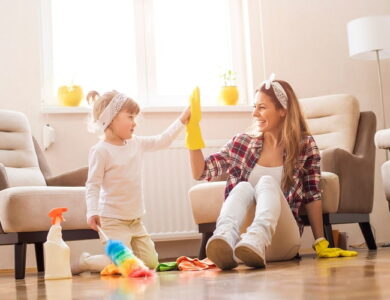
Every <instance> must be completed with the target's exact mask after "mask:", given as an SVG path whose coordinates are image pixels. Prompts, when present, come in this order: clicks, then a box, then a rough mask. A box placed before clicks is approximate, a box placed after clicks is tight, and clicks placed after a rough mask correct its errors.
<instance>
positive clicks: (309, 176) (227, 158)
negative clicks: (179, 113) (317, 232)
mask: <svg viewBox="0 0 390 300" xmlns="http://www.w3.org/2000/svg"><path fill="white" fill-rule="evenodd" d="M263 141H264V138H263V136H262V135H261V136H259V137H252V136H250V135H248V134H239V135H237V136H235V137H234V138H233V139H232V140H230V141H229V142H228V143H227V144H226V145H225V146H224V147H223V148H222V149H221V150H220V151H219V152H217V153H215V154H212V155H210V156H209V157H207V159H206V160H205V168H204V171H203V174H202V176H201V178H200V179H206V180H208V181H210V180H212V179H215V178H216V177H219V176H221V175H223V174H228V179H227V182H226V188H225V199H226V198H227V196H228V195H229V193H230V191H231V190H232V189H233V188H234V187H235V186H236V185H237V184H238V183H239V182H241V181H248V177H249V174H250V173H251V172H252V170H253V168H254V167H255V165H256V163H257V161H258V160H259V158H260V154H261V149H262V147H263ZM302 142H303V147H302V151H301V154H300V155H299V160H298V163H297V166H296V167H295V169H294V172H293V184H292V186H291V188H290V189H289V191H288V192H286V193H284V195H285V197H286V199H287V202H288V203H289V206H290V208H291V211H292V213H293V215H294V217H295V219H296V221H297V223H298V225H299V228H300V232H301V234H302V232H303V223H302V221H301V219H300V217H299V214H298V212H299V208H300V206H301V205H302V204H307V203H310V202H312V201H315V200H320V199H321V191H320V185H319V184H320V177H321V171H320V152H319V149H318V147H317V145H316V142H315V141H314V138H313V137H312V136H310V135H309V136H306V137H304V139H303V141H302Z"/></svg>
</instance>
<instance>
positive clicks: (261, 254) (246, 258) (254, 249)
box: [234, 233, 266, 268]
mask: <svg viewBox="0 0 390 300" xmlns="http://www.w3.org/2000/svg"><path fill="white" fill-rule="evenodd" d="M234 254H235V255H236V256H237V258H239V259H240V260H242V262H243V263H244V264H245V265H247V266H248V267H253V268H264V267H265V264H266V262H265V247H264V245H263V244H262V243H261V241H260V238H259V235H258V234H255V233H245V234H243V235H242V240H241V241H240V242H239V243H238V244H237V245H236V247H235V248H234Z"/></svg>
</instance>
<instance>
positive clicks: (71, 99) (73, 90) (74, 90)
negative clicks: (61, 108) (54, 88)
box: [58, 84, 83, 106]
mask: <svg viewBox="0 0 390 300" xmlns="http://www.w3.org/2000/svg"><path fill="white" fill-rule="evenodd" d="M58 99H59V100H60V103H61V104H62V105H65V106H79V105H80V102H81V100H82V99H83V90H82V88H81V87H80V86H78V85H74V84H72V85H70V86H66V85H63V86H60V87H59V88H58Z"/></svg>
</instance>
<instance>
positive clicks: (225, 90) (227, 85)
mask: <svg viewBox="0 0 390 300" xmlns="http://www.w3.org/2000/svg"><path fill="white" fill-rule="evenodd" d="M221 78H222V80H223V86H222V87H221V91H220V93H219V98H220V100H221V101H222V103H223V104H225V105H236V104H237V102H238V88H237V85H236V72H234V71H232V70H230V69H229V70H227V71H226V72H225V73H223V74H222V75H221Z"/></svg>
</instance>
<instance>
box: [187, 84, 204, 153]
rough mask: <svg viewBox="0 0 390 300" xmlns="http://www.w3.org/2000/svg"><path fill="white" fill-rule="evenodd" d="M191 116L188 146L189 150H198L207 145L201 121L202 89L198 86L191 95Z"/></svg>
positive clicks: (188, 125) (188, 129)
mask: <svg viewBox="0 0 390 300" xmlns="http://www.w3.org/2000/svg"><path fill="white" fill-rule="evenodd" d="M190 110H191V117H190V121H189V122H188V124H187V128H186V129H187V130H186V147H187V148H188V149H189V150H198V149H202V148H204V147H205V145H204V142H203V138H202V132H201V131H200V126H199V122H200V120H201V118H202V113H201V111H200V91H199V87H196V88H195V89H194V90H193V91H192V94H191V96H190Z"/></svg>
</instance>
